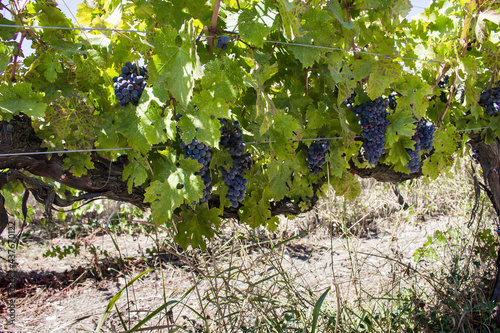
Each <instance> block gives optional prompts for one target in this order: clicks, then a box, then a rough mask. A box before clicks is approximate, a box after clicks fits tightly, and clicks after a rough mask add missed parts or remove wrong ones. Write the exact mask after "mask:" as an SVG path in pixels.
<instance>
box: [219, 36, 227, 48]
mask: <svg viewBox="0 0 500 333" xmlns="http://www.w3.org/2000/svg"><path fill="white" fill-rule="evenodd" d="M228 43H229V37H228V36H222V37H220V38H219V39H217V47H219V48H221V49H223V50H226V49H227V44H228Z"/></svg>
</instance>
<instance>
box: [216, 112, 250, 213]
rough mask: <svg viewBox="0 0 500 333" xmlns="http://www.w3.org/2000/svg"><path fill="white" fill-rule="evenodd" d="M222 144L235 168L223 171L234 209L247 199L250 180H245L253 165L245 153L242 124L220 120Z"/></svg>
mask: <svg viewBox="0 0 500 333" xmlns="http://www.w3.org/2000/svg"><path fill="white" fill-rule="evenodd" d="M219 121H220V124H221V127H220V133H221V137H220V144H221V145H222V146H224V147H225V148H226V150H227V151H228V153H229V154H231V157H232V158H233V167H232V168H231V169H230V170H229V171H227V170H225V169H224V168H221V169H222V180H223V181H224V184H225V185H226V186H227V187H228V190H227V194H226V199H227V200H229V202H231V205H232V206H233V207H234V208H237V207H238V205H239V204H238V201H241V200H243V199H244V197H245V192H246V190H247V184H248V180H247V179H245V171H246V170H247V169H249V168H250V165H251V164H252V158H251V155H250V154H248V153H245V148H246V144H245V142H243V135H242V131H241V128H240V123H239V122H238V121H234V122H233V123H230V122H229V121H228V120H227V119H224V118H219Z"/></svg>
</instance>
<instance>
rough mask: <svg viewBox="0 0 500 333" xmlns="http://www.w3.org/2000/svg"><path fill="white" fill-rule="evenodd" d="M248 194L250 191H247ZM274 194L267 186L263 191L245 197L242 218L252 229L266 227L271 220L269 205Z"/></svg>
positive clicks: (241, 212)
mask: <svg viewBox="0 0 500 333" xmlns="http://www.w3.org/2000/svg"><path fill="white" fill-rule="evenodd" d="M247 192H248V191H247ZM271 198H272V193H271V192H270V190H269V188H268V187H267V186H266V187H264V188H263V189H262V190H254V191H252V192H251V193H247V194H246V195H245V201H244V206H243V207H242V208H241V209H240V217H241V220H242V221H245V223H246V224H248V225H249V226H250V227H251V228H257V227H259V226H262V225H264V223H266V222H267V220H268V219H269V218H271V206H270V205H269V202H270V199H271Z"/></svg>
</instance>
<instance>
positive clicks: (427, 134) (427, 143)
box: [417, 119, 436, 151]
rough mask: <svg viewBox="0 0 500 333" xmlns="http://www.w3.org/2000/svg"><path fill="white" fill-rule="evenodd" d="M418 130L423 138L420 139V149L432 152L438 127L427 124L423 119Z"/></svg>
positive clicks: (418, 125) (428, 122)
mask: <svg viewBox="0 0 500 333" xmlns="http://www.w3.org/2000/svg"><path fill="white" fill-rule="evenodd" d="M417 130H418V131H420V132H421V133H422V137H421V138H420V146H421V147H420V149H422V150H423V151H431V150H432V148H433V146H434V145H433V140H434V131H435V130H436V126H435V125H434V124H433V123H432V122H430V121H427V122H426V121H424V120H423V119H422V120H420V122H419V124H417Z"/></svg>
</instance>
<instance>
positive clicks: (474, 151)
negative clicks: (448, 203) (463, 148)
mask: <svg viewBox="0 0 500 333" xmlns="http://www.w3.org/2000/svg"><path fill="white" fill-rule="evenodd" d="M471 150H472V159H473V160H474V162H476V164H479V150H477V149H476V148H474V147H472V148H471Z"/></svg>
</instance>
